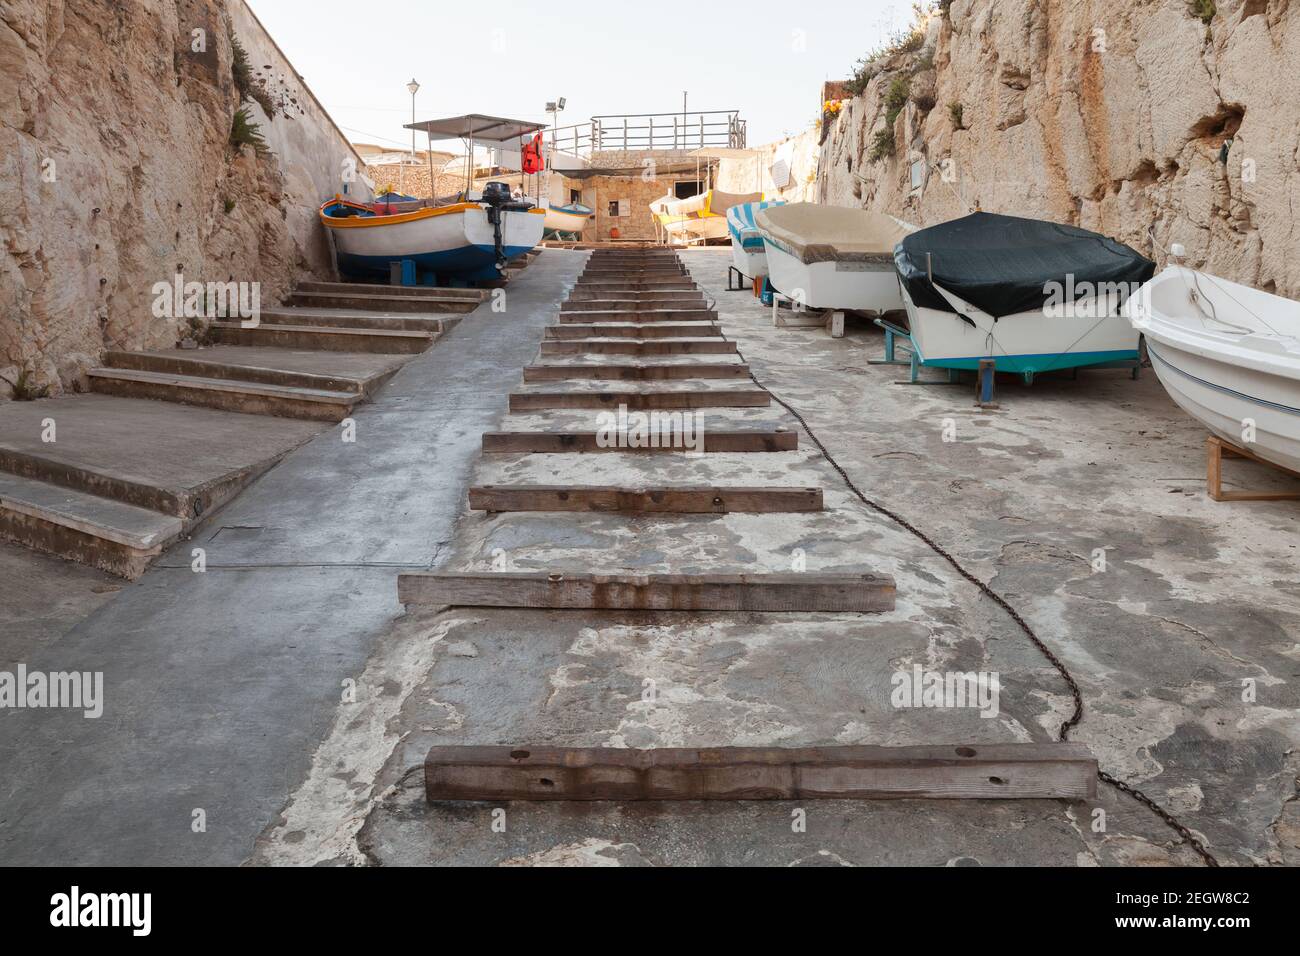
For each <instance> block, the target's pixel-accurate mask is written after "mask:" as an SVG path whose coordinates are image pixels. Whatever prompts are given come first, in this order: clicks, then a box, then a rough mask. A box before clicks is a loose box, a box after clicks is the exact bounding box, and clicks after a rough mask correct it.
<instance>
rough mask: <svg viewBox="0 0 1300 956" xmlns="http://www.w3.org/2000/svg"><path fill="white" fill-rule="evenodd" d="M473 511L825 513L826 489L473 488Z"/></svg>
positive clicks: (576, 486) (688, 513)
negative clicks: (823, 503)
mask: <svg viewBox="0 0 1300 956" xmlns="http://www.w3.org/2000/svg"><path fill="white" fill-rule="evenodd" d="M469 507H470V510H471V511H490V512H495V513H501V512H506V511H635V512H638V513H643V514H678V515H706V514H714V515H725V514H790V513H795V512H805V511H821V510H823V508H822V490H821V489H820V488H717V487H698V488H691V487H686V486H674V485H669V486H665V487H659V488H619V487H615V486H612V485H591V486H588V487H582V486H579V485H482V486H480V487H477V488H471V489H470V490H469Z"/></svg>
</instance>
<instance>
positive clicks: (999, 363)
mask: <svg viewBox="0 0 1300 956" xmlns="http://www.w3.org/2000/svg"><path fill="white" fill-rule="evenodd" d="M912 344H913V345H914V346H915V345H916V339H915V337H913V338H912ZM916 357H917V360H918V361H919V362H920V363H921V364H922V365H925V366H927V367H930V368H955V369H966V370H969V371H979V367H980V362H981V361H987V360H989V359H993V360H994V362H995V363H996V367H997V370H998V371H999V372H1019V373H1021V374H1023V373H1025V372H1033V373H1034V374H1041V373H1043V372H1054V371H1056V370H1057V369H1065V368H1083V367H1084V366H1088V365H1104V364H1106V363H1108V362H1134V361H1137V358H1138V352H1137V349H1111V350H1105V351H1097V352H1063V353H1051V352H1047V353H1042V354H1039V355H971V356H966V357H962V358H945V359H927V358H926V357H925V356H924V355H922V354H921V350H920V348H919V347H917V348H916Z"/></svg>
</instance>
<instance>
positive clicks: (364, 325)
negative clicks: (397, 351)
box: [261, 306, 460, 335]
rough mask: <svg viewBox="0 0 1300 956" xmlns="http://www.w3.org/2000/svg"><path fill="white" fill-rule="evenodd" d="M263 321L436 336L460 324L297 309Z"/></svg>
mask: <svg viewBox="0 0 1300 956" xmlns="http://www.w3.org/2000/svg"><path fill="white" fill-rule="evenodd" d="M261 319H262V322H263V323H264V324H266V325H296V326H301V327H307V326H311V327H313V328H326V329H388V330H390V331H397V332H402V331H405V332H433V333H434V334H436V335H441V334H442V333H443V332H446V331H449V330H450V329H452V328H454V327H455V326H456V324H457V323H458V322H460V316H459V315H442V316H433V315H412V314H400V313H391V312H390V313H377V312H359V311H354V310H351V309H313V308H308V307H298V308H296V307H294V306H288V307H286V308H280V309H264V310H263V311H262V314H261Z"/></svg>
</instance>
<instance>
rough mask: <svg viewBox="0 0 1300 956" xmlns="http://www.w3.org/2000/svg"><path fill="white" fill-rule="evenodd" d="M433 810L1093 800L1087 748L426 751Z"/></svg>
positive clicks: (1067, 745) (427, 786)
mask: <svg viewBox="0 0 1300 956" xmlns="http://www.w3.org/2000/svg"><path fill="white" fill-rule="evenodd" d="M424 787H425V795H426V797H427V798H428V799H429V800H431V801H432V800H491V801H505V800H574V801H578V800H582V801H588V800H900V799H916V798H921V799H929V800H990V799H992V800H1091V799H1094V798H1095V797H1096V795H1097V761H1096V760H1095V759H1094V758H1093V756H1092V754H1091V752H1090V751H1089V750H1088V748H1087V747H1086V746H1084V745H1083V744H1076V743H1051V744H972V745H970V746H960V745H954V746H926V747H870V746H867V747H864V746H851V747H718V748H713V749H692V748H664V749H661V750H632V749H629V748H624V747H572V748H569V747H533V746H520V747H434V748H432V749H431V750H430V751H429V754H428V756H427V757H426V758H425V761H424Z"/></svg>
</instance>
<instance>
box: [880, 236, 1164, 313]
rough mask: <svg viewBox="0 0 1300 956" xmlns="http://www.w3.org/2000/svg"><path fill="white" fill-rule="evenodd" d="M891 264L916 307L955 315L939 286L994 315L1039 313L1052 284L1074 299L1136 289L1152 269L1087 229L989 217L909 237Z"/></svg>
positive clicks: (1135, 255) (1146, 261)
mask: <svg viewBox="0 0 1300 956" xmlns="http://www.w3.org/2000/svg"><path fill="white" fill-rule="evenodd" d="M927 255H928V262H927ZM894 264H895V265H896V266H897V267H898V275H899V278H900V279H902V282H903V285H904V287H905V288H906V289H907V293H908V295H909V296H911V298H912V302H913V303H915V304H916V305H917V306H920V307H922V308H929V309H938V310H941V311H944V312H955V311H956V310H955V309H954V308H953V307H952V305H951V304H950V303H949V302H948V300H947V299H945V298H944V297H943V296H942V295H940V294H939V293H938V292H937V291H936V290H935V288H934V286H935V285H939V286H942V287H943V288H944V289H946V290H947V291H948V292H950V293H951V294H952V295H955V296H956V297H957V298H959V299H964V300H965V301H967V302H969V303H970V304H971V305H974V306H975V307H977V308H979V309H982V310H983V311H984V312H987V313H988V314H989V315H991V316H993V317H994V318H1000V317H1002V316H1004V315H1012V314H1014V313H1016V312H1033V311H1037V310H1039V309H1042V308H1043V306H1044V304H1046V303H1047V301H1048V300H1049V299H1050V298H1052V292H1053V290H1052V288H1051V286H1050V285H1049V284H1050V283H1059V285H1060V288H1061V289H1064V290H1072V291H1073V297H1074V298H1076V299H1080V298H1085V297H1087V296H1088V295H1090V294H1096V293H1097V291H1099V290H1097V285H1098V284H1099V283H1134V284H1133V285H1129V286H1127V288H1128V289H1129V290H1131V289H1136V288H1137V286H1138V285H1141V284H1142V283H1144V282H1146V281H1147V280H1148V279H1150V278H1151V276H1152V275H1153V274H1154V273H1155V268H1156V265H1155V263H1154V262H1152V261H1151V260H1150V259H1148V258H1146V257H1145V256H1142V255H1140V254H1139V253H1137V252H1135V251H1134V250H1133V249H1130V248H1129V247H1128V246H1126V245H1124V244H1123V243H1122V242H1116V241H1115V240H1114V239H1108V238H1106V237H1105V236H1102V235H1098V234H1097V233H1095V232H1089V231H1088V230H1086V229H1079V228H1077V227H1075V226H1065V225H1061V224H1059V223H1054V222H1043V221H1041V220H1038V219H1020V218H1018V217H1016V216H999V215H995V214H994V213H987V212H977V213H974V214H973V215H970V216H966V217H964V218H962V219H954V220H952V221H951V222H945V223H941V224H940V225H937V226H931V227H929V228H928V229H922V230H920V231H919V232H914V233H912V234H911V235H910V236H908V237H907V238H906V239H904V240H903V241H902V242H900V243H899V244H898V245H897V246H895V247H894ZM931 275H933V277H934V281H933V283H931V279H930V277H931ZM1071 277H1072V279H1071Z"/></svg>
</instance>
